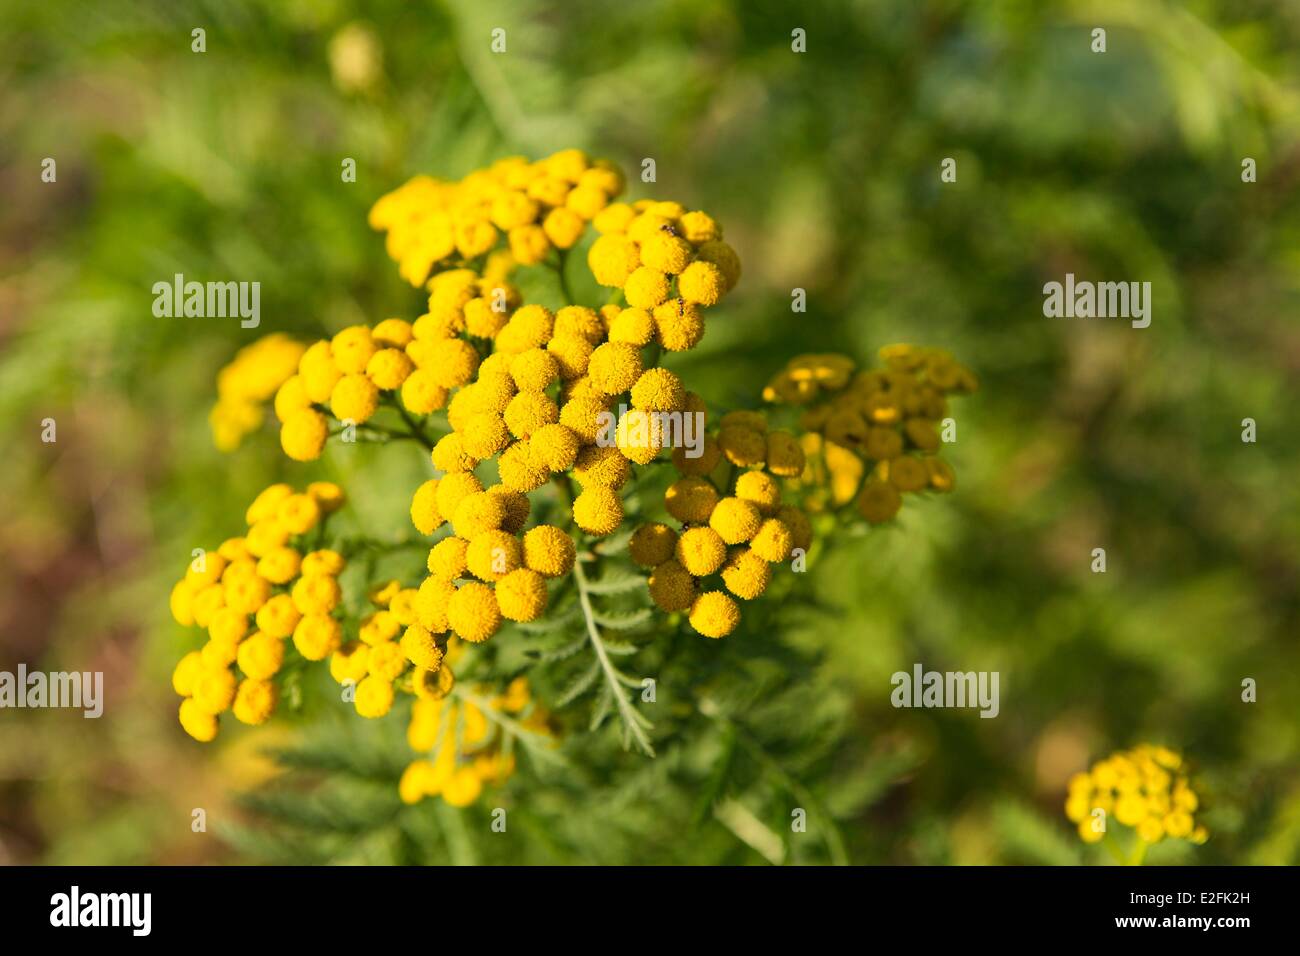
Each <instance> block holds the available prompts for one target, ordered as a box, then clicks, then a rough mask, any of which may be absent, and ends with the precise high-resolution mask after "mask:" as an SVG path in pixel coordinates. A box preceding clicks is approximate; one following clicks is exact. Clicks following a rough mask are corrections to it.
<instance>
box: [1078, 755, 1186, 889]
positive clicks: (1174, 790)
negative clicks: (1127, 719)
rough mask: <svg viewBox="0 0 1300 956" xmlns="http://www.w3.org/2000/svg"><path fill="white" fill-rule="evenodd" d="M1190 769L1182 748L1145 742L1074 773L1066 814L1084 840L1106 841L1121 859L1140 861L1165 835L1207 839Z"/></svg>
mask: <svg viewBox="0 0 1300 956" xmlns="http://www.w3.org/2000/svg"><path fill="white" fill-rule="evenodd" d="M1187 773H1188V770H1187V766H1186V764H1185V763H1184V761H1183V758H1182V756H1181V755H1179V754H1178V753H1176V752H1174V751H1172V750H1170V749H1169V748H1168V747H1155V746H1151V745H1149V744H1140V745H1139V746H1137V747H1134V748H1133V749H1132V750H1126V751H1120V752H1119V753H1114V754H1111V755H1110V756H1109V757H1107V758H1106V759H1105V760H1099V761H1098V762H1097V763H1095V764H1093V765H1092V767H1091V768H1090V769H1089V771H1088V772H1087V773H1077V774H1075V775H1074V776H1073V777H1071V778H1070V784H1069V796H1068V797H1067V798H1066V801H1065V815H1066V816H1067V817H1069V818H1070V821H1071V822H1072V823H1074V824H1075V826H1076V827H1077V828H1078V831H1079V837H1080V839H1082V840H1083V842H1084V843H1101V844H1103V845H1104V846H1105V848H1106V849H1107V851H1108V852H1109V853H1110V854H1111V855H1112V856H1113V857H1114V858H1115V860H1116V862H1119V863H1122V864H1130V865H1137V864H1140V863H1141V862H1142V860H1143V859H1144V858H1145V856H1146V852H1147V849H1148V848H1149V847H1151V846H1153V845H1154V844H1157V843H1159V842H1161V841H1162V840H1166V839H1169V840H1189V841H1191V842H1192V843H1195V844H1201V843H1204V842H1205V841H1206V840H1207V839H1209V831H1207V830H1206V828H1205V827H1204V826H1203V825H1200V824H1198V823H1197V822H1196V819H1195V817H1194V814H1195V813H1196V811H1197V809H1198V808H1199V807H1200V802H1201V801H1200V798H1198V797H1197V795H1196V791H1195V790H1194V789H1192V785H1191V783H1190V782H1189V780H1188V776H1187ZM1115 824H1119V828H1118V830H1119V831H1122V833H1121V832H1117V829H1116V827H1115Z"/></svg>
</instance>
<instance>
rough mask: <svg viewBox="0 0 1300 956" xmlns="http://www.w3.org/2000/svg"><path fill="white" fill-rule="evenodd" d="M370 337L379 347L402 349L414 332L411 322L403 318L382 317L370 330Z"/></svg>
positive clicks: (408, 342)
mask: <svg viewBox="0 0 1300 956" xmlns="http://www.w3.org/2000/svg"><path fill="white" fill-rule="evenodd" d="M370 337H371V339H373V340H374V343H375V345H377V346H379V348H381V349H385V348H390V349H404V348H406V346H407V345H408V344H410V341H411V339H412V338H413V337H414V334H413V333H412V332H411V323H410V322H407V321H406V320H404V319H384V320H383V321H382V322H378V323H376V324H375V327H374V328H373V329H371V330H370Z"/></svg>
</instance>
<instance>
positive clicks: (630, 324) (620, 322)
mask: <svg viewBox="0 0 1300 956" xmlns="http://www.w3.org/2000/svg"><path fill="white" fill-rule="evenodd" d="M669 305H670V306H671V303H670V304H669ZM661 308H664V307H663V306H661ZM654 337H655V320H654V318H653V317H652V316H651V315H650V313H649V312H647V311H646V310H645V309H623V310H622V311H621V312H619V313H618V315H617V316H615V318H614V321H613V322H611V323H610V326H609V340H610V341H611V342H622V343H625V344H627V345H631V346H634V347H635V348H641V346H643V345H649V344H650V342H651V340H652V339H654Z"/></svg>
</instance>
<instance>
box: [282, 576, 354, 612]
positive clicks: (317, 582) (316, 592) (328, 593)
mask: <svg viewBox="0 0 1300 956" xmlns="http://www.w3.org/2000/svg"><path fill="white" fill-rule="evenodd" d="M292 594H293V604H294V607H296V608H297V609H298V610H299V611H300V612H301V613H303V614H328V613H329V612H330V611H332V610H334V609H335V608H336V607H338V605H339V601H340V600H341V599H342V596H343V593H342V591H341V589H340V588H339V582H338V580H337V579H336V578H333V577H330V576H329V575H327V574H308V575H305V576H303V577H301V578H299V579H298V580H297V582H296V583H295V584H294V586H293V591H292Z"/></svg>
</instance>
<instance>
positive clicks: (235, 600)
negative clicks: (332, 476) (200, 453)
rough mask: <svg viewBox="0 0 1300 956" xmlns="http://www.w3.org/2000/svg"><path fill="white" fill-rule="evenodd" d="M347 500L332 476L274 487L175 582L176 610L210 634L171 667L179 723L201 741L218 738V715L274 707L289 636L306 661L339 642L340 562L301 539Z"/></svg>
mask: <svg viewBox="0 0 1300 956" xmlns="http://www.w3.org/2000/svg"><path fill="white" fill-rule="evenodd" d="M343 503H344V494H343V491H342V489H341V488H339V487H338V485H335V484H331V483H329V482H317V483H314V484H311V485H308V486H307V489H306V491H305V492H295V491H294V490H293V489H292V488H291V487H290V486H289V485H286V484H275V485H271V486H270V487H269V488H267V489H266V490H265V491H263V492H262V493H261V494H260V495H258V496H257V498H256V499H254V501H253V503H252V504H251V505H249V506H248V511H247V513H246V514H245V516H244V517H245V520H246V521H247V523H248V531H247V532H246V533H245V534H244V536H243V537H239V538H230V539H228V540H227V541H225V542H223V543H222V545H221V546H220V547H219V548H218V549H217V550H216V551H215V552H205V553H200V554H199V555H197V556H196V557H195V559H194V560H193V561H192V562H191V563H190V567H189V569H188V571H186V574H185V577H184V578H182V579H181V580H180V581H178V582H177V583H176V586H175V587H174V588H172V593H171V612H172V616H173V617H174V618H175V619H176V621H177V622H178V623H179V624H181V625H183V626H185V627H191V626H197V627H201V628H203V629H204V630H206V631H207V633H208V640H207V643H206V644H204V646H203V647H202V648H201V649H200V650H195V651H191V652H190V653H188V654H186V655H185V656H184V657H183V658H181V661H180V663H179V664H177V665H176V669H175V671H174V672H173V674H172V686H173V687H174V688H175V690H176V693H178V694H179V695H180V696H181V697H183V698H184V700H183V701H181V708H180V721H181V726H182V727H183V728H185V732H186V733H188V734H189V735H190V736H191V737H193V738H194V739H195V740H200V741H209V740H212V739H213V738H214V737H216V735H217V717H218V715H219V714H222V713H224V712H225V711H227V710H229V711H232V712H233V713H234V715H235V718H236V719H237V720H240V721H242V722H243V723H246V724H260V723H262V722H263V721H265V720H266V719H267V718H268V717H269V716H270V715H271V713H272V712H273V711H274V710H275V706H276V702H277V700H278V698H279V693H278V689H277V686H276V684H275V680H274V679H275V676H276V674H278V673H279V672H280V669H281V668H282V667H283V665H284V663H285V655H286V649H285V645H286V644H287V643H288V641H289V639H290V638H292V641H293V646H294V648H295V649H296V650H297V652H298V653H299V654H300V655H301V656H302V657H304V658H306V659H307V660H321V659H323V658H324V657H326V656H327V655H328V654H330V653H331V652H332V651H333V650H334V649H335V648H336V647H338V645H339V643H340V642H341V638H342V626H341V624H340V623H339V621H338V619H337V618H336V617H335V616H334V612H335V610H336V609H337V608H338V605H339V601H340V598H341V592H340V589H339V583H338V575H339V573H340V572H342V570H343V568H344V560H343V558H342V556H340V555H339V554H338V553H336V552H334V551H330V550H308V548H307V546H306V543H305V542H306V538H307V536H308V535H309V534H310V533H311V532H312V531H313V530H314V529H316V528H317V526H318V524H319V523H320V522H321V521H322V520H323V518H324V516H326V515H328V514H330V513H331V512H333V511H335V510H337V509H338V508H340V507H342V505H343ZM236 670H237V671H238V675H242V677H241V676H237V674H236Z"/></svg>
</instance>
